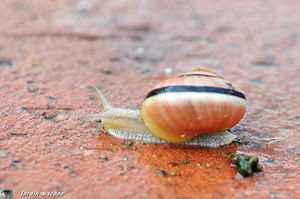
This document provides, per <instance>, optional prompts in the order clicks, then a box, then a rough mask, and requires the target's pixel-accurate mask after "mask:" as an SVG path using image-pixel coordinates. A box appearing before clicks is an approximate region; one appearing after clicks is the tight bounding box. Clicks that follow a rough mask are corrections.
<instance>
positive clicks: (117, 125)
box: [85, 69, 247, 147]
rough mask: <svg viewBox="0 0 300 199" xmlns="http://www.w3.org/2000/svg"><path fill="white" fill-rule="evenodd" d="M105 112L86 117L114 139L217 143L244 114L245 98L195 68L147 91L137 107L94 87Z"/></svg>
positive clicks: (229, 137)
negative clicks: (122, 103)
mask: <svg viewBox="0 0 300 199" xmlns="http://www.w3.org/2000/svg"><path fill="white" fill-rule="evenodd" d="M96 90H97V92H98V94H99V96H100V99H101V101H102V103H103V105H104V109H105V111H104V112H102V113H98V114H93V115H88V116H86V117H85V118H86V119H88V120H95V121H101V123H102V125H103V128H104V129H105V131H107V132H108V133H109V134H111V135H112V136H114V137H117V138H121V139H125V140H136V141H143V142H148V143H157V144H158V143H161V144H162V143H175V144H182V145H187V146H195V147H197V146H199V147H219V146H222V145H226V144H229V143H231V142H232V141H233V140H234V139H235V138H236V136H235V135H233V134H231V133H229V132H228V131H227V130H228V129H230V128H231V127H233V126H234V125H236V124H237V123H238V122H239V121H240V120H241V119H242V118H243V116H244V114H245V112H246V104H247V101H246V97H245V95H244V94H243V93H242V92H241V91H238V90H237V89H235V88H234V87H233V86H232V84H231V83H229V82H228V81H226V80H225V79H224V78H223V77H221V76H218V75H216V74H215V73H214V72H212V71H210V70H207V69H196V70H193V71H191V72H188V73H184V74H181V75H178V76H176V77H174V78H170V79H167V80H165V81H162V82H160V83H159V84H158V85H157V86H155V87H154V88H153V89H152V90H151V91H150V92H149V93H148V94H147V95H146V98H145V100H144V102H143V104H142V108H141V111H139V110H131V109H121V108H114V107H113V106H112V105H111V104H110V103H109V101H108V100H107V99H106V98H105V96H104V95H103V93H102V92H101V91H100V90H98V89H96Z"/></svg>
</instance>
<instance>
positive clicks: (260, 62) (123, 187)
mask: <svg viewBox="0 0 300 199" xmlns="http://www.w3.org/2000/svg"><path fill="white" fill-rule="evenodd" d="M78 2H79V1H75V0H68V1H67V0H66V1H63V0H56V1H53V0H43V1H41V0H26V1H25V0H24V1H23V0H19V1H14V0H2V1H1V4H0V22H1V25H0V91H1V92H0V188H9V189H13V190H14V195H15V197H16V198H18V197H19V196H20V193H21V192H22V191H64V192H66V193H65V195H64V197H63V198H72V199H73V198H91V199H93V198H178V199H179V198H300V191H299V187H300V169H299V164H300V157H299V154H300V148H299V126H300V106H299V105H300V104H299V93H300V78H299V73H300V66H299V60H300V54H299V52H300V41H299V36H300V31H299V27H300V15H299V13H300V2H299V1H296V0H295V1H293V0H289V1H275V0H274V1H271V0H270V1H258V0H254V1H252V0H249V1H242V2H241V1H235V2H233V1H231V2H229V1H225V0H218V1H209V0H207V1H196V0H194V1H181V0H179V1H173V2H170V1H148V0H146V1H133V0H132V1H129V0H124V1H100V0H97V1H96V0H94V1H92V4H91V8H88V7H86V8H84V7H85V3H82V2H81V3H78ZM87 6H88V5H87ZM203 63H204V64H211V65H212V68H213V69H214V70H215V71H216V72H218V73H220V74H222V75H224V76H225V77H227V79H228V80H230V81H232V82H234V83H235V85H236V86H238V87H240V88H241V89H242V90H243V91H244V92H245V93H246V94H247V97H248V99H249V106H248V111H247V114H246V116H245V118H244V120H243V121H242V122H241V123H240V124H239V125H238V126H237V127H236V128H234V129H233V132H235V133H238V134H239V135H240V140H241V143H239V144H237V143H236V144H231V145H229V146H225V147H222V148H218V149H189V148H178V147H172V146H155V145H143V144H142V143H135V144H134V145H133V146H132V147H129V146H128V145H126V144H124V143H123V142H122V141H121V140H118V139H115V138H112V137H110V136H109V135H106V134H101V135H97V126H96V124H95V123H94V122H81V121H79V120H78V117H80V116H82V115H84V114H86V113H95V112H100V111H101V110H102V107H101V105H100V104H99V103H98V102H97V100H95V92H94V91H93V90H91V89H86V86H90V85H94V86H97V87H100V88H101V89H103V90H104V91H105V93H106V94H107V96H108V98H109V99H110V100H111V101H112V103H113V104H114V105H115V106H118V107H133V108H139V107H140V104H141V103H142V101H143V97H144V96H145V94H146V93H147V91H148V90H149V89H150V88H152V87H153V86H154V85H155V84H156V83H157V82H159V81H160V80H162V79H165V78H167V77H168V76H169V75H168V74H165V73H164V71H165V69H166V68H171V69H172V70H173V73H172V74H170V75H175V74H177V73H180V72H185V71H189V70H191V69H193V68H194V67H197V66H199V65H201V64H203ZM54 116H56V117H55V118H53V117H54ZM235 152H247V153H253V154H257V155H259V158H260V160H261V163H262V165H263V172H262V173H259V174H256V175H254V176H252V177H249V178H245V179H240V178H239V177H237V176H236V169H234V168H232V167H231V166H230V160H229V158H228V154H230V153H235ZM162 169H163V170H165V171H167V172H168V174H169V175H168V176H161V175H160V171H161V170H162Z"/></svg>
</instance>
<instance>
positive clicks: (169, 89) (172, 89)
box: [145, 86, 246, 100]
mask: <svg viewBox="0 0 300 199" xmlns="http://www.w3.org/2000/svg"><path fill="white" fill-rule="evenodd" d="M181 92H195V93H219V94H225V95H232V96H236V97H239V98H242V99H245V100H246V96H245V95H244V94H243V93H241V92H239V91H236V90H233V89H228V88H221V87H213V86H166V87H161V88H157V89H154V90H152V91H150V92H149V93H148V94H147V96H146V98H145V99H147V98H149V97H153V96H155V95H159V94H163V93H181Z"/></svg>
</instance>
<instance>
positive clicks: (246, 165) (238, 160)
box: [230, 154, 262, 177]
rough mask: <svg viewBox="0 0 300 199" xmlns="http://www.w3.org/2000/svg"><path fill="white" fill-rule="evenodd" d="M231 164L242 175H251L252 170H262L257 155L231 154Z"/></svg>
mask: <svg viewBox="0 0 300 199" xmlns="http://www.w3.org/2000/svg"><path fill="white" fill-rule="evenodd" d="M230 157H231V159H232V161H233V164H234V165H235V166H236V167H237V168H238V172H239V173H240V174H241V175H243V176H244V177H246V176H250V175H252V174H253V173H254V172H260V171H261V170H262V167H261V165H260V164H259V160H258V156H256V155H253V156H252V155H247V154H232V155H231V156H230Z"/></svg>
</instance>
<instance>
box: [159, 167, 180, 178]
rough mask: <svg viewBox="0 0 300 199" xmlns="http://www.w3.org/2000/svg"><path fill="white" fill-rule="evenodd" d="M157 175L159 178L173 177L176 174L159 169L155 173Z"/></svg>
mask: <svg viewBox="0 0 300 199" xmlns="http://www.w3.org/2000/svg"><path fill="white" fill-rule="evenodd" d="M157 175H158V176H160V177H167V176H175V175H176V174H175V173H173V172H169V171H167V170H165V169H159V171H158V172H157Z"/></svg>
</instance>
